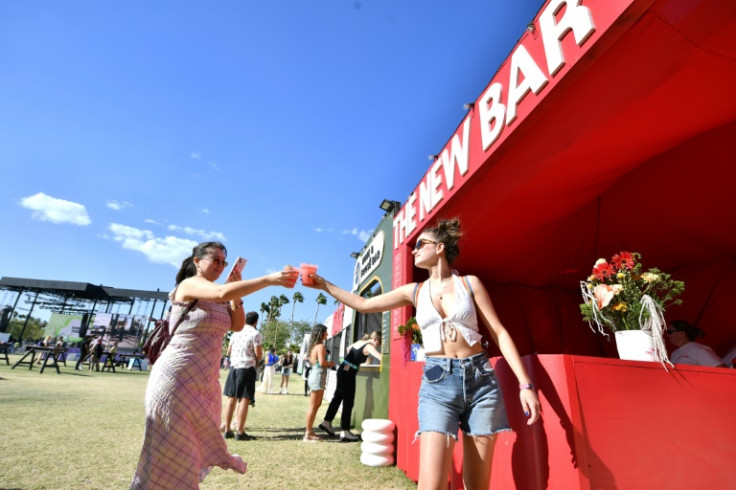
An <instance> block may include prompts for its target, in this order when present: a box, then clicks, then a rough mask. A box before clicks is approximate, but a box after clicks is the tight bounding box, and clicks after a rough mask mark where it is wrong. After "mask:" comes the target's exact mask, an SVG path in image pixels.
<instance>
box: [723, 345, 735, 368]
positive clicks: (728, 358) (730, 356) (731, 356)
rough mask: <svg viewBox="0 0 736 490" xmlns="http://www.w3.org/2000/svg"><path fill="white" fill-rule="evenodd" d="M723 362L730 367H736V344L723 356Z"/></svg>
mask: <svg viewBox="0 0 736 490" xmlns="http://www.w3.org/2000/svg"><path fill="white" fill-rule="evenodd" d="M721 360H722V361H723V364H724V365H725V366H726V367H728V368H736V344H734V345H732V346H731V349H730V350H729V351H728V352H727V353H726V355H725V356H723V357H722V358H721Z"/></svg>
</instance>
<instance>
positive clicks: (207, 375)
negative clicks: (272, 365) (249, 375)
mask: <svg viewBox="0 0 736 490" xmlns="http://www.w3.org/2000/svg"><path fill="white" fill-rule="evenodd" d="M226 254H227V250H226V249H225V246H224V245H222V244H221V243H219V242H206V243H201V244H199V245H197V246H196V247H194V249H193V250H192V255H191V256H189V257H187V258H186V259H184V261H183V262H182V265H181V269H180V270H179V273H178V274H177V275H176V287H175V288H174V290H173V291H172V292H171V293H170V294H169V297H170V299H171V310H170V325H171V328H172V329H173V326H174V325H176V324H177V322H179V319H180V317H182V316H183V319H182V321H181V323H180V324H179V326H178V328H177V330H176V332H175V334H174V336H173V337H172V339H171V342H170V343H169V345H168V346H167V347H166V349H165V350H164V351H163V353H162V354H161V356H160V357H159V358H158V360H157V361H156V364H155V365H154V366H153V369H152V370H151V375H150V377H149V380H148V386H147V388H146V428H145V434H144V440H143V449H142V451H141V457H140V460H139V462H138V467H137V469H136V472H135V476H134V477H133V482H132V484H131V488H146V489H148V488H199V483H200V482H201V481H202V480H203V479H204V477H205V476H206V475H207V473H209V471H210V469H211V467H213V466H219V467H220V468H223V469H233V470H235V471H237V472H238V473H245V471H246V468H247V464H246V463H245V462H244V461H243V460H242V459H241V458H240V456H237V455H232V454H230V453H229V452H228V450H227V445H226V444H225V440H224V439H223V437H222V435H221V434H220V430H219V427H220V418H221V405H222V399H221V396H220V393H221V389H220V363H219V361H220V354H221V349H222V339H223V337H224V335H225V333H226V332H227V331H228V330H233V331H235V332H237V331H240V330H242V329H243V326H244V325H245V314H244V313H243V300H242V299H241V298H242V297H243V296H246V295H248V294H251V293H254V292H256V291H259V290H261V289H263V288H265V287H267V286H284V285H287V284H291V283H292V282H293V280H294V277H293V271H288V270H284V271H280V272H275V273H273V274H269V275H267V276H263V277H259V278H256V279H248V280H241V276H240V273H238V272H237V271H235V273H234V274H233V276H231V277H229V278H228V282H227V283H226V284H215V281H216V280H217V279H218V278H219V277H220V275H221V274H222V272H223V270H224V269H225V267H227V261H226V260H225V257H226Z"/></svg>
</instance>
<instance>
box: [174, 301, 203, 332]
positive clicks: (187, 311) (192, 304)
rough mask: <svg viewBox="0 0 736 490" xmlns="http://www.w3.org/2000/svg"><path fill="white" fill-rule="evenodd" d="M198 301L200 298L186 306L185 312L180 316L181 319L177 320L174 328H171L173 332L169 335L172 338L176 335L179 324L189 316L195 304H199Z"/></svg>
mask: <svg viewBox="0 0 736 490" xmlns="http://www.w3.org/2000/svg"><path fill="white" fill-rule="evenodd" d="M197 301H199V300H198V299H195V300H194V301H192V302H191V303H189V306H187V307H186V309H185V310H184V313H182V314H181V315H180V316H179V319H178V320H177V321H176V325H174V328H173V330H171V334H170V335H169V338H171V337H173V336H174V333H176V329H177V328H179V325H180V324H181V322H182V321H183V320H184V317H185V316H187V315H188V314H189V312H190V311H192V309H193V308H194V305H196V304H197Z"/></svg>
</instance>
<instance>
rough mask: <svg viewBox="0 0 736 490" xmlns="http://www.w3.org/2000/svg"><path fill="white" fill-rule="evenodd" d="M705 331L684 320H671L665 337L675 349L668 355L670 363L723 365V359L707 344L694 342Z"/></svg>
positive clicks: (702, 335) (703, 334)
mask: <svg viewBox="0 0 736 490" xmlns="http://www.w3.org/2000/svg"><path fill="white" fill-rule="evenodd" d="M704 336H705V332H703V331H702V330H701V329H699V328H698V327H696V326H695V325H691V324H690V323H688V322H686V321H685V320H672V321H671V322H670V328H668V329H667V337H668V339H669V341H670V343H671V344H672V345H674V346H675V347H676V349H675V350H674V351H673V352H672V355H671V356H670V361H671V362H672V364H691V365H693V366H711V367H724V366H725V364H723V361H722V360H721V358H720V357H718V356H717V355H716V353H715V352H713V349H711V348H710V347H708V346H707V345H703V344H699V343H698V342H695V339H697V338H698V337H704Z"/></svg>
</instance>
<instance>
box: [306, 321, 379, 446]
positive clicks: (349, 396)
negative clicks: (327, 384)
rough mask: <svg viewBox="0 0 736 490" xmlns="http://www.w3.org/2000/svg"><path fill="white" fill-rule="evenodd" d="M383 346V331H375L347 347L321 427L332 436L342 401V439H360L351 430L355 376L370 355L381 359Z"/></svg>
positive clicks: (349, 440) (352, 440)
mask: <svg viewBox="0 0 736 490" xmlns="http://www.w3.org/2000/svg"><path fill="white" fill-rule="evenodd" d="M380 346H381V332H379V331H377V330H376V331H374V332H372V333H371V334H370V335H366V336H365V338H363V339H361V340H359V341H358V342H355V343H354V344H352V345H351V346H350V347H348V348H347V354H345V359H344V360H343V361H342V363H341V364H340V367H338V368H337V386H336V387H335V394H334V395H333V396H332V400H330V405H329V406H328V407H327V413H326V414H325V418H324V420H323V421H322V423H320V424H319V428H320V429H322V430H323V431H325V432H327V433H328V434H329V435H331V436H333V437H334V436H335V429H333V428H332V421H333V420H334V418H335V415H336V414H337V409H338V408H340V404H341V403H342V415H341V416H340V429H341V432H340V440H341V441H343V442H354V441H359V440H360V437H358V436H356V435H355V434H353V433H352V432H350V417H351V416H352V413H353V404H354V403H355V377H356V375H357V374H358V369H359V368H360V365H361V364H363V363H364V362H365V361H366V360H367V359H368V356H373V357H375V358H376V359H378V360H379V361H380V360H381V353H380V352H378V348H379V347H380Z"/></svg>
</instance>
